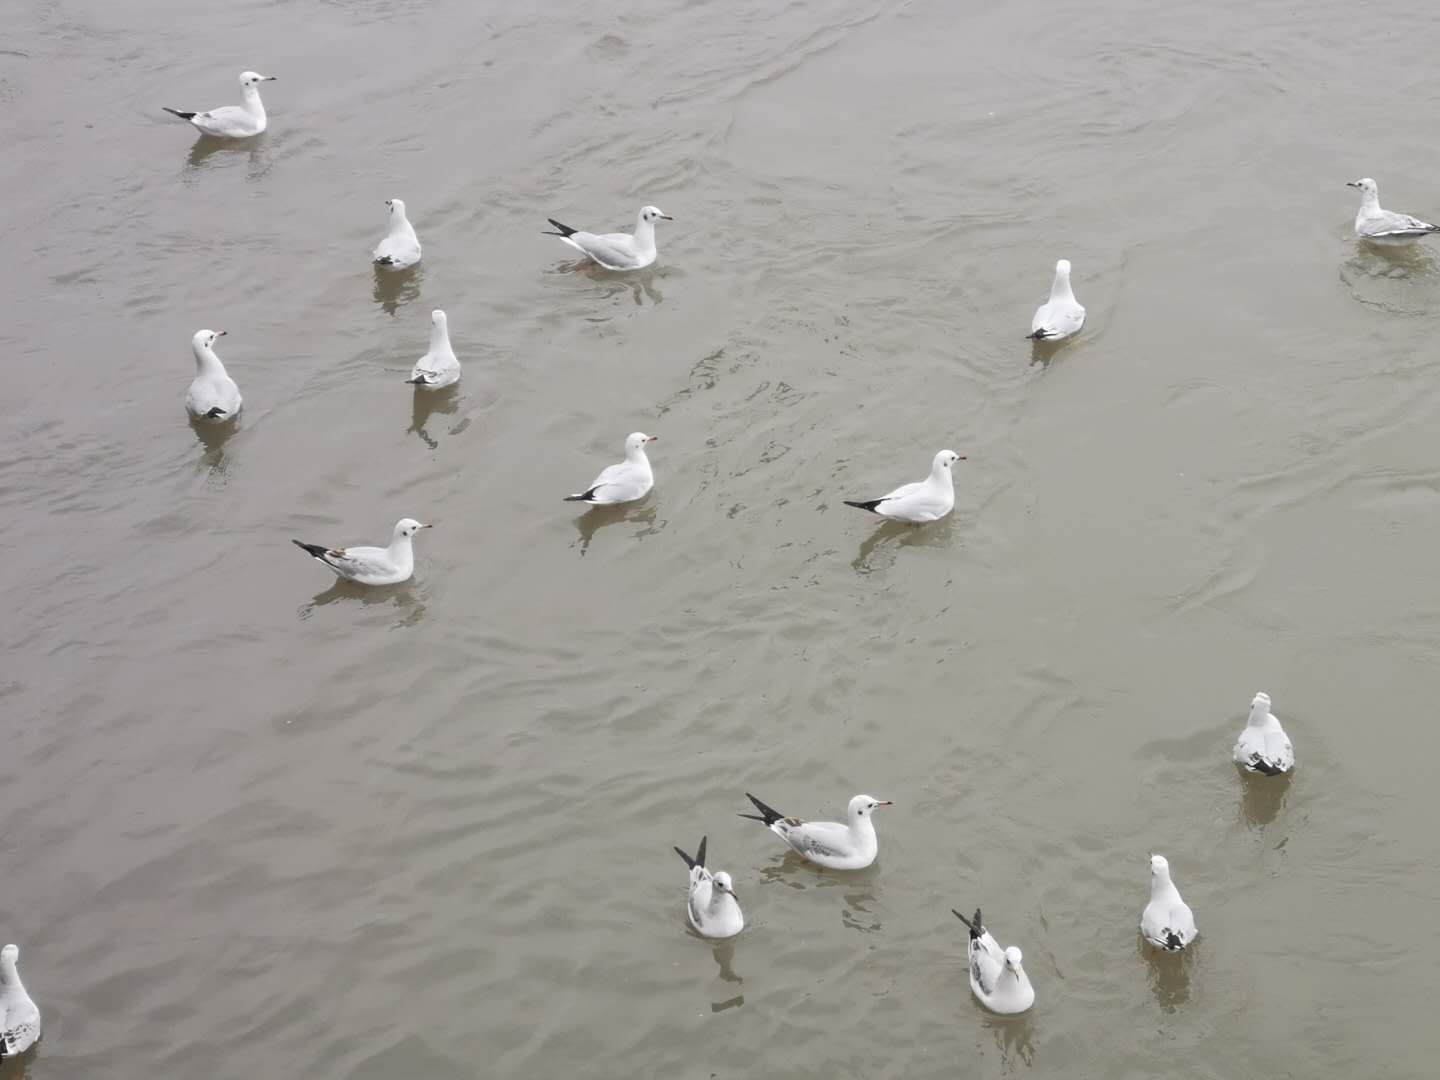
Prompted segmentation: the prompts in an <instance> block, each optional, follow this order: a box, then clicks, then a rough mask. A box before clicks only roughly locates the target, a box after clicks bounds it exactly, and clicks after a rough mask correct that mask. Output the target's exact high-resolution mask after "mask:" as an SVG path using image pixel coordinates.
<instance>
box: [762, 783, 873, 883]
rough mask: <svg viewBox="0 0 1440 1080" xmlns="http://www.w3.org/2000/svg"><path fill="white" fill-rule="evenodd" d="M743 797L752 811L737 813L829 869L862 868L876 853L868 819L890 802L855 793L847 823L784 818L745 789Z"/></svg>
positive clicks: (871, 822)
mask: <svg viewBox="0 0 1440 1080" xmlns="http://www.w3.org/2000/svg"><path fill="white" fill-rule="evenodd" d="M745 797H746V798H747V799H749V800H750V801H751V802H752V803H754V804H755V809H757V810H759V811H760V813H759V815H756V814H741V815H740V816H741V817H743V818H749V819H750V820H751V821H758V822H760V823H761V824H762V825H765V826H767V827H768V828H769V829H770V831H771V832H773V833H774V834H775V835H776V836H778V837H780V839H781V840H784V841H785V842H786V843H787V844H789V845H790V846H791V847H792V848H794V849H795V850H796V851H798V852H799V853H800V854H801V855H803V856H805V858H807V859H809V860H810V861H811V862H813V863H816V864H817V865H819V866H828V867H829V868H830V869H831V870H864V869H865V867H867V866H869V865H870V864H871V863H873V862H874V861H875V856H876V855H878V854H879V853H880V840H879V838H878V837H876V835H875V822H873V821H871V820H870V815H871V814H872V813H874V811H875V808H876V807H877V806H889V805H891V803H890V800H889V799H877V798H874V797H873V796H870V795H856V796H855V797H854V798H853V799H851V800H850V810H849V818H850V823H849V824H848V825H841V824H840V823H839V822H838V821H802V820H801V819H800V818H793V817H785V816H784V815H783V814H781V813H780V811H778V810H773V809H771V808H770V807H768V806H766V805H765V804H764V803H763V802H761V801H760V800H759V799H757V798H755V796H754V795H751V794H750V793H749V792H748V791H747V792H746V793H745Z"/></svg>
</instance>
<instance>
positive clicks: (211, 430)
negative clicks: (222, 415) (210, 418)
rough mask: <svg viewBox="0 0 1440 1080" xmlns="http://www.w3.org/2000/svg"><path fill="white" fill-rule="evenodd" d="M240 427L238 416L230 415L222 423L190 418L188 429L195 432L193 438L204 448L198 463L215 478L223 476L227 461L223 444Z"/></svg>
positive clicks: (227, 465)
mask: <svg viewBox="0 0 1440 1080" xmlns="http://www.w3.org/2000/svg"><path fill="white" fill-rule="evenodd" d="M239 429H240V418H239V416H238V415H237V416H232V417H231V418H230V419H229V420H226V421H225V422H224V423H223V424H212V423H209V422H207V421H204V420H196V419H195V418H194V417H193V416H192V417H191V418H190V430H191V431H193V432H194V433H195V439H196V441H197V442H199V443H200V445H201V446H202V447H204V448H205V452H204V453H203V454H202V455H201V456H200V465H201V467H202V468H204V469H205V470H206V471H207V472H209V473H210V475H211V476H212V477H214V478H216V479H221V478H223V477H224V476H225V474H226V471H227V469H228V467H229V462H228V461H227V460H226V457H225V444H226V443H227V442H229V441H230V437H231V436H232V435H234V434H235V432H236V431H238V430H239Z"/></svg>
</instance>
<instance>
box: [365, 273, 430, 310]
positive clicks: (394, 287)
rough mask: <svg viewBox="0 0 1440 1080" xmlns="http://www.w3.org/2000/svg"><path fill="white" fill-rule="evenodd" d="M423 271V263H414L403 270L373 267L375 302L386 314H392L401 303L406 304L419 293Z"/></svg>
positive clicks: (398, 308)
mask: <svg viewBox="0 0 1440 1080" xmlns="http://www.w3.org/2000/svg"><path fill="white" fill-rule="evenodd" d="M424 273H425V269H424V264H423V263H416V264H415V265H414V266H411V267H409V268H407V269H405V270H382V269H381V268H380V267H378V266H377V267H375V303H377V304H379V305H380V308H381V310H383V311H384V312H385V314H386V315H394V314H395V313H396V312H397V311H399V310H400V307H401V305H402V304H408V303H409V302H410V301H411V300H414V299H415V298H416V297H417V296H419V295H420V280H421V278H422V277H423V276H424Z"/></svg>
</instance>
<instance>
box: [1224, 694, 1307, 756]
mask: <svg viewBox="0 0 1440 1080" xmlns="http://www.w3.org/2000/svg"><path fill="white" fill-rule="evenodd" d="M1234 758H1235V764H1236V765H1239V766H1240V767H1241V768H1243V769H1245V770H1246V771H1248V772H1253V773H1264V774H1265V775H1266V776H1279V775H1280V774H1281V773H1287V772H1289V771H1290V770H1291V769H1293V768H1294V767H1295V748H1294V747H1293V746H1291V745H1290V736H1288V735H1286V734H1285V729H1284V728H1282V727H1281V726H1280V720H1279V718H1278V717H1277V716H1275V714H1274V713H1272V712H1271V711H1270V695H1269V694H1267V693H1265V692H1264V691H1261V692H1260V693H1258V694H1256V695H1255V700H1253V701H1252V702H1250V719H1249V720H1247V721H1246V722H1245V727H1244V728H1243V729H1242V730H1241V732H1240V737H1239V738H1238V739H1236V740H1235V750H1234Z"/></svg>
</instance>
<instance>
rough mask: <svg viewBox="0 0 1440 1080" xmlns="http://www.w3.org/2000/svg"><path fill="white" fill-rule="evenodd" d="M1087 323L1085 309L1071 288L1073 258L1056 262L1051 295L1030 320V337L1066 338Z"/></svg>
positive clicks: (1045, 339) (1041, 339) (1049, 339)
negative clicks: (1071, 262) (1071, 260)
mask: <svg viewBox="0 0 1440 1080" xmlns="http://www.w3.org/2000/svg"><path fill="white" fill-rule="evenodd" d="M1084 325H1085V309H1084V308H1083V307H1081V306H1080V302H1079V301H1078V300H1076V299H1075V293H1074V291H1073V290H1072V289H1071V288H1070V260H1069V259H1061V260H1060V261H1059V262H1057V263H1056V264H1055V280H1054V282H1052V283H1051V285H1050V299H1049V300H1046V301H1045V303H1043V304H1041V305H1040V306H1039V307H1038V308H1036V309H1035V318H1033V319H1031V320H1030V334H1029V338H1030V340H1031V341H1063V340H1065V339H1066V338H1068V337H1072V336H1074V335H1075V334H1078V333H1079V332H1080V328H1081V327H1082V326H1084Z"/></svg>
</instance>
